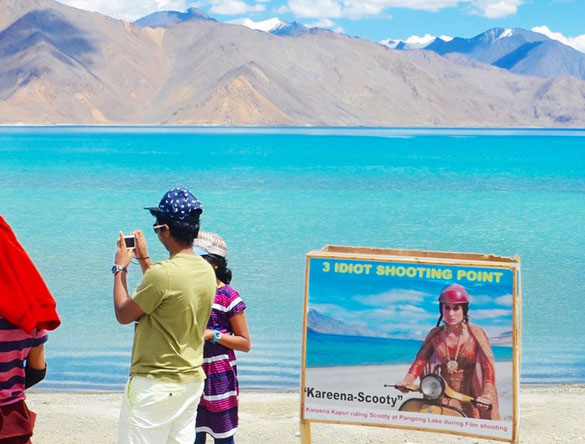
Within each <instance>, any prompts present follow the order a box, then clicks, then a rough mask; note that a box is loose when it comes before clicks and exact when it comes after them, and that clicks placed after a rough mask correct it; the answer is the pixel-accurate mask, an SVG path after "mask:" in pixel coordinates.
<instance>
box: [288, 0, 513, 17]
mask: <svg viewBox="0 0 585 444" xmlns="http://www.w3.org/2000/svg"><path fill="white" fill-rule="evenodd" d="M523 1H524V0H288V1H287V5H286V7H283V8H281V9H280V10H281V12H285V11H286V12H292V13H293V14H294V15H295V16H296V17H301V18H324V17H331V18H351V19H357V18H364V17H375V16H379V15H380V14H382V13H383V12H384V11H385V10H387V9H391V8H407V9H417V10H422V11H430V12H437V11H439V10H441V9H445V8H453V7H456V6H460V5H466V4H469V5H471V7H472V10H473V11H474V12H475V13H477V14H480V15H484V16H486V17H489V18H502V17H507V16H509V15H513V14H515V13H516V12H517V11H518V7H519V6H520V5H521V4H522V3H523Z"/></svg>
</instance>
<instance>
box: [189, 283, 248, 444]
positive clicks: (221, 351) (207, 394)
mask: <svg viewBox="0 0 585 444" xmlns="http://www.w3.org/2000/svg"><path fill="white" fill-rule="evenodd" d="M245 308H246V304H245V303H244V301H243V300H242V299H241V298H240V295H239V293H238V292H237V291H236V290H234V289H233V288H232V287H230V286H229V285H224V286H223V287H220V288H218V289H217V292H216V293H215V299H214V301H213V308H212V310H211V316H210V317H209V323H208V324H207V328H210V329H215V330H219V331H220V332H221V334H231V333H233V331H232V328H231V325H230V318H231V317H232V316H233V315H235V314H237V313H240V312H241V311H243V310H244V309H245ZM203 370H204V371H205V374H206V375H207V379H206V380H205V387H204V389H203V396H202V397H201V402H200V403H199V407H198V409H197V425H196V427H195V431H196V432H197V433H200V432H205V433H208V434H210V435H211V436H212V437H213V438H214V439H215V438H219V439H221V438H228V437H230V436H232V435H233V434H234V433H236V429H237V428H238V395H239V393H240V389H239V385H238V371H237V367H236V354H235V353H234V351H233V350H232V349H229V348H226V347H224V346H223V345H220V344H211V343H210V342H207V343H205V347H204V349H203Z"/></svg>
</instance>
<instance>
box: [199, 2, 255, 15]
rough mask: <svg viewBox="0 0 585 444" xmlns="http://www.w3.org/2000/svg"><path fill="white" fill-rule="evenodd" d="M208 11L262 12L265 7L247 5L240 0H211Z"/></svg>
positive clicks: (231, 12) (233, 12)
mask: <svg viewBox="0 0 585 444" xmlns="http://www.w3.org/2000/svg"><path fill="white" fill-rule="evenodd" d="M210 3H211V7H210V8H209V12H210V13H212V14H221V15H237V14H247V13H248V12H262V11H264V10H265V9H266V8H265V6H264V5H261V4H255V5H249V4H248V3H246V2H243V1H241V0H211V1H210Z"/></svg>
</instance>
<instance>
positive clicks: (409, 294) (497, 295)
mask: <svg viewBox="0 0 585 444" xmlns="http://www.w3.org/2000/svg"><path fill="white" fill-rule="evenodd" d="M336 264H339V267H341V268H338V267H337V266H336ZM341 264H353V265H354V266H356V265H357V266H358V267H359V266H360V264H361V265H366V266H367V264H370V265H371V266H370V267H369V271H368V270H366V268H365V267H363V268H361V269H358V268H356V269H355V270H356V272H346V270H345V269H343V268H342V267H343V265H341ZM386 266H388V267H403V271H404V269H406V268H411V269H413V268H416V269H417V272H418V273H420V276H419V275H417V276H414V277H409V276H407V275H404V273H403V275H402V276H399V275H400V271H399V270H398V269H396V274H394V275H392V274H391V273H390V272H389V271H387V270H388V269H387V268H384V267H386ZM378 267H383V268H382V270H380V269H379V268H378ZM393 269H395V268H393ZM427 270H429V271H427ZM430 270H435V271H440V272H441V273H444V274H441V275H440V277H439V276H434V277H428V276H424V274H425V273H427V272H428V273H430ZM366 271H368V272H367V273H366ZM478 272H486V273H500V275H499V277H496V275H494V274H491V276H492V279H493V281H492V282H488V281H487V280H485V281H483V282H480V279H478V278H477V276H479V274H478ZM447 273H450V274H447ZM484 276H485V275H484ZM496 280H498V281H499V282H496ZM451 283H458V284H461V285H463V286H464V287H465V288H466V289H467V292H468V294H469V297H470V312H469V317H470V320H471V322H473V323H476V324H477V325H479V326H481V327H483V328H484V329H485V330H486V331H487V333H488V335H489V336H490V337H491V338H492V339H495V338H497V337H499V336H501V335H502V334H504V333H510V332H511V331H512V326H513V318H512V314H513V311H512V310H513V272H512V271H511V270H510V269H505V268H499V269H489V268H478V267H469V266H467V267H463V266H454V265H435V264H432V263H430V264H418V265H417V264H403V263H395V262H372V261H356V260H353V261H350V260H340V259H320V258H313V259H311V272H310V284H309V308H311V309H314V310H317V311H318V312H319V313H321V314H322V315H325V316H328V317H330V318H333V319H336V320H338V321H341V322H343V323H344V324H346V325H349V326H353V327H359V328H362V329H367V330H370V331H374V332H378V333H383V334H386V335H389V336H391V337H394V338H403V339H418V340H422V339H424V337H425V336H426V334H427V333H428V332H429V330H430V329H431V328H432V327H434V326H435V325H436V322H437V319H438V317H439V304H438V302H437V300H438V297H439V294H440V293H441V290H442V289H443V288H444V287H445V285H447V284H451ZM510 339H511V338H510Z"/></svg>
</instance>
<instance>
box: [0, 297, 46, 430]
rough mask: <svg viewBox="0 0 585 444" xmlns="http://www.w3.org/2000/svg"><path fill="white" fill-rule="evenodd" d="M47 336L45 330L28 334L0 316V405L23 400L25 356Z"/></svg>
mask: <svg viewBox="0 0 585 444" xmlns="http://www.w3.org/2000/svg"><path fill="white" fill-rule="evenodd" d="M5 297H9V296H5ZM47 338H48V336H47V331H46V330H39V329H34V330H33V332H32V333H30V334H29V333H26V332H25V331H23V330H21V329H20V328H18V327H17V326H15V325H13V324H11V323H10V322H8V321H7V320H6V319H4V318H3V317H1V316H0V406H5V405H10V404H14V403H16V402H19V401H24V382H25V374H24V365H25V361H26V358H27V356H28V353H29V352H30V349H31V348H32V347H38V346H39V345H41V344H44V343H45V342H46V341H47ZM0 422H1V421H0Z"/></svg>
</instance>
